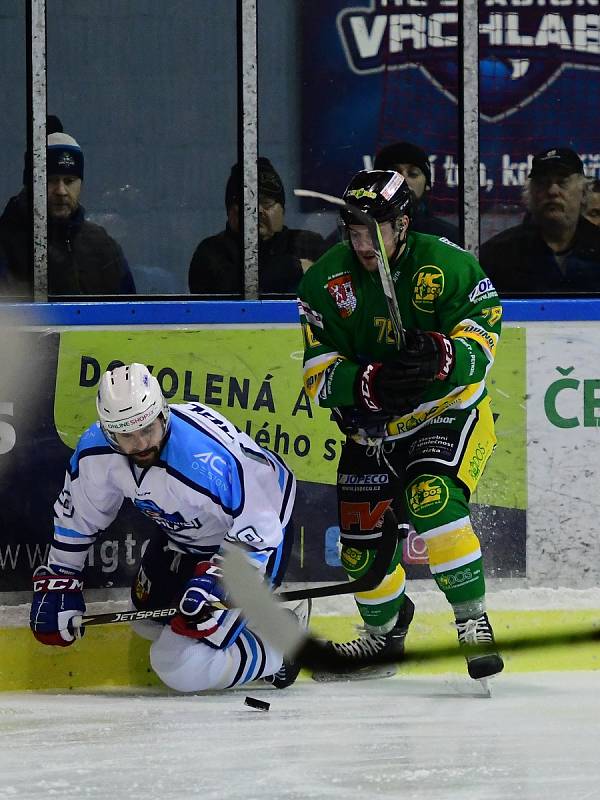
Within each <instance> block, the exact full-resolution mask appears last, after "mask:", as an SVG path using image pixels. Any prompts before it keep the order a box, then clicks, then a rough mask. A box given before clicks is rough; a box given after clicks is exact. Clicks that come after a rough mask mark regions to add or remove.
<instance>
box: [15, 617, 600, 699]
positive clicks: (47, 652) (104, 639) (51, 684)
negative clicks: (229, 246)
mask: <svg viewBox="0 0 600 800" xmlns="http://www.w3.org/2000/svg"><path fill="white" fill-rule="evenodd" d="M450 616H451V615H450V613H449V611H448V612H436V613H432V612H425V613H419V612H418V607H417V613H416V614H415V619H414V621H413V624H412V626H411V629H410V633H409V636H408V639H407V652H410V648H411V646H412V647H414V648H418V649H419V650H421V649H422V648H423V649H428V648H431V649H432V650H433V649H435V648H438V647H443V646H452V645H453V644H454V643H455V641H456V639H455V637H456V634H455V631H454V626H453V625H451V624H450ZM491 616H492V619H493V622H494V628H495V631H496V634H497V637H498V639H499V641H500V642H501V641H502V636H505V637H519V638H520V637H523V638H527V637H528V636H529V637H531V636H533V637H538V636H543V635H545V634H548V635H555V634H557V633H565V634H570V633H576V632H578V631H582V630H587V629H589V628H590V627H594V626H596V627H598V629H600V610H578V611H566V610H554V611H539V610H537V611H496V612H492V613H491ZM358 622H359V620H358V618H357V617H347V616H340V617H331V616H327V617H316V618H314V619H313V622H312V624H311V630H312V631H313V632H314V633H315V634H317V635H322V636H325V637H327V638H333V639H336V640H339V641H345V640H347V639H350V638H354V637H355V636H356V630H355V625H356V624H357V623H358ZM0 635H1V636H2V648H1V649H0V690H3V691H22V690H47V689H56V690H84V689H93V688H96V687H103V688H104V689H106V688H110V687H114V688H118V687H140V688H141V687H148V686H151V687H159V686H162V684H161V682H160V680H159V679H158V678H157V677H156V675H155V674H154V673H153V672H152V671H151V670H150V666H149V659H148V650H149V645H150V643H149V642H148V641H146V640H144V639H141V638H140V637H138V636H136V635H135V634H134V633H133V632H132V631H131V629H130V628H129V626H128V625H126V624H123V625H121V624H117V625H108V626H105V627H104V628H100V627H94V628H92V629H90V630H89V631H88V632H87V633H86V635H85V637H84V638H83V640H82V641H80V642H77V643H76V644H75V645H73V646H72V647H68V648H56V647H52V648H51V647H44V646H42V645H41V644H38V643H37V642H35V641H34V640H33V637H32V636H31V634H30V632H29V630H27V629H26V628H23V627H14V628H4V629H3V630H1V631H0ZM500 649H501V644H500ZM457 650H458V648H457ZM505 663H506V671H507V672H511V673H517V672H540V671H562V670H564V671H568V670H597V669H600V644H599V643H598V642H595V643H588V644H577V645H569V646H565V647H561V648H552V649H547V648H543V647H535V648H532V649H530V650H525V651H519V652H517V653H510V654H505ZM443 673H457V674H459V675H464V676H465V679H466V680H467V677H466V669H465V665H464V661H463V659H462V657H461V656H460V655H459V654H458V652H457V654H456V656H454V657H446V658H436V659H431V660H422V661H419V662H412V661H411V662H409V663H407V664H405V665H401V666H400V667H399V669H398V672H397V677H402V676H403V675H407V676H410V675H437V674H443ZM303 675H304V677H306V678H309V677H310V676H309V674H308V673H303ZM165 691H166V689H165Z"/></svg>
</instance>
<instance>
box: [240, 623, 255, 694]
mask: <svg viewBox="0 0 600 800" xmlns="http://www.w3.org/2000/svg"><path fill="white" fill-rule="evenodd" d="M240 636H241V638H242V639H243V640H244V641H245V642H246V643H247V644H248V647H249V648H250V653H251V661H250V666H249V667H248V669H247V670H246V674H245V675H244V677H243V678H242V680H241V683H246V682H247V681H249V680H251V679H252V677H253V676H254V668H255V667H256V662H257V661H258V646H257V642H256V639H255V638H254V636H253V635H252V634H251V633H250V631H243V632H242V633H241V634H240Z"/></svg>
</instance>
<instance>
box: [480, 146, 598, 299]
mask: <svg viewBox="0 0 600 800" xmlns="http://www.w3.org/2000/svg"><path fill="white" fill-rule="evenodd" d="M586 191H587V185H586V178H585V176H584V173H583V163H582V161H581V159H580V158H579V156H578V155H577V153H575V152H574V151H573V150H570V149H569V148H552V149H550V150H544V151H543V152H541V153H538V154H537V155H536V156H535V157H534V159H533V161H532V166H531V173H530V175H529V181H528V183H527V185H526V187H525V191H524V199H525V202H526V205H527V208H528V213H527V215H526V216H525V218H524V220H523V222H522V223H521V224H520V225H515V226H514V227H512V228H508V229H507V230H505V231H502V232H501V233H498V234H496V236H493V237H492V238H491V239H489V240H488V241H487V242H485V243H484V244H483V245H482V247H481V252H480V255H479V260H480V262H481V265H482V267H483V268H484V270H485V271H486V272H487V274H488V276H489V277H490V278H491V279H492V283H493V284H494V286H495V287H496V290H497V291H498V292H499V293H500V294H502V293H514V294H520V295H532V294H534V295H535V294H550V293H554V294H561V293H565V294H568V293H573V292H577V293H590V292H600V229H599V228H597V227H596V226H595V225H593V224H592V223H591V222H589V221H588V220H587V219H586V218H585V217H584V216H583V207H584V202H585V194H586Z"/></svg>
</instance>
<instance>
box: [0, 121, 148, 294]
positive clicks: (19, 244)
mask: <svg viewBox="0 0 600 800" xmlns="http://www.w3.org/2000/svg"><path fill="white" fill-rule="evenodd" d="M46 158H47V174H48V293H49V294H50V295H116V294H133V293H135V286H134V282H133V277H132V275H131V272H130V270H129V266H128V264H127V261H126V259H125V256H124V255H123V251H122V250H121V248H120V247H119V245H118V244H117V242H115V240H114V239H112V238H111V237H110V236H109V235H108V233H107V232H106V231H105V230H104V228H102V227H101V226H100V225H95V224H94V223H92V222H88V221H87V220H86V219H85V210H84V208H83V206H81V205H80V202H79V198H80V194H81V185H82V180H83V163H84V159H83V152H82V150H81V148H80V146H79V145H78V143H77V142H76V141H75V139H73V137H72V136H69V135H68V134H66V133H63V132H56V133H51V134H50V135H49V136H48V148H47V155H46ZM30 231H31V223H30V210H29V203H28V190H27V188H24V189H23V190H22V191H21V192H20V193H19V194H18V195H17V196H16V197H12V198H11V199H10V200H9V201H8V204H7V206H6V208H5V209H4V212H3V214H2V216H1V217H0V290H1V291H2V293H3V294H5V295H9V296H14V297H19V298H23V297H25V298H30V297H31V295H32V292H33V266H32V262H31V253H30V246H29V242H30V237H31V232H30Z"/></svg>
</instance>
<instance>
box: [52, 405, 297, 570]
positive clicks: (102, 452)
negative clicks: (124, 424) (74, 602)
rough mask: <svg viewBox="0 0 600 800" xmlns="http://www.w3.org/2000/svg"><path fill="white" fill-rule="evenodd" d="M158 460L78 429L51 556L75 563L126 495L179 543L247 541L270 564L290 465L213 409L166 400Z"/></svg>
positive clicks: (190, 549)
mask: <svg viewBox="0 0 600 800" xmlns="http://www.w3.org/2000/svg"><path fill="white" fill-rule="evenodd" d="M170 409H171V427H170V433H169V435H168V438H167V440H166V442H165V443H164V445H163V448H162V450H161V454H160V462H159V464H158V465H156V466H152V467H149V468H144V469H142V468H140V467H136V466H135V465H133V463H132V462H131V461H130V460H129V459H128V458H127V457H126V456H124V455H121V454H119V453H117V452H116V451H115V450H113V449H112V448H111V447H110V445H109V444H108V441H107V440H106V438H105V436H104V434H103V433H102V430H101V429H100V425H99V423H95V424H94V425H91V426H90V427H89V428H88V429H87V430H86V431H85V433H84V434H83V435H82V436H81V438H80V440H79V442H78V445H77V448H76V450H75V452H74V453H73V456H72V458H71V460H70V463H69V468H68V470H67V474H66V477H65V483H64V487H63V490H62V492H61V494H60V496H59V498H58V500H57V502H56V504H55V506H54V512H55V520H54V540H53V543H52V546H51V548H50V554H49V565H50V566H52V565H53V564H56V565H60V566H64V567H69V568H72V569H76V570H81V569H83V566H84V562H85V559H86V555H87V552H88V550H89V548H90V547H91V546H92V545H93V543H94V541H95V540H96V538H97V536H98V535H99V533H100V532H101V531H103V530H105V529H106V528H107V527H108V526H109V525H110V523H111V522H112V521H113V520H114V519H115V517H116V516H117V513H118V511H119V509H120V507H121V505H122V503H123V500H124V499H125V498H126V497H128V498H129V499H130V500H131V501H132V502H133V504H134V505H135V506H136V507H137V508H138V509H139V510H140V511H141V512H142V513H144V514H146V515H147V516H148V517H150V518H151V519H152V520H153V521H154V522H155V523H156V524H157V525H158V526H159V527H160V529H161V530H162V531H163V532H164V533H165V534H166V536H167V537H168V542H169V546H170V547H171V548H172V549H174V550H177V551H180V552H182V553H188V554H192V555H197V556H198V560H202V559H203V558H210V556H211V555H213V554H214V553H215V552H216V551H217V550H218V548H219V547H220V546H221V544H222V543H223V541H224V540H227V541H232V542H240V543H242V544H243V545H245V546H246V547H248V548H249V553H250V554H251V558H252V560H253V561H254V562H256V564H257V566H258V567H259V568H261V569H262V571H264V569H265V567H266V565H267V562H268V561H269V559H271V569H270V572H271V573H273V574H275V573H276V568H277V562H278V559H281V555H282V549H283V530H284V528H285V526H286V525H287V523H288V520H289V517H290V514H291V511H292V507H293V503H294V497H295V493H296V481H295V478H294V475H293V474H292V472H291V471H290V470H289V469H288V467H287V466H286V465H285V464H284V462H283V461H282V460H281V458H279V456H277V455H275V454H274V453H271V452H269V451H267V450H264V449H263V448H261V447H259V446H258V445H257V444H256V442H255V441H254V440H253V439H251V438H250V437H249V436H248V435H247V434H245V433H243V432H241V431H239V430H238V429H237V428H236V427H235V426H234V425H233V424H232V423H231V422H230V421H229V420H227V419H226V418H225V417H224V416H222V415H221V414H219V413H218V412H217V411H215V410H213V409H212V408H209V407H207V406H204V405H202V404H201V403H187V404H181V405H171V406H170Z"/></svg>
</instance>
